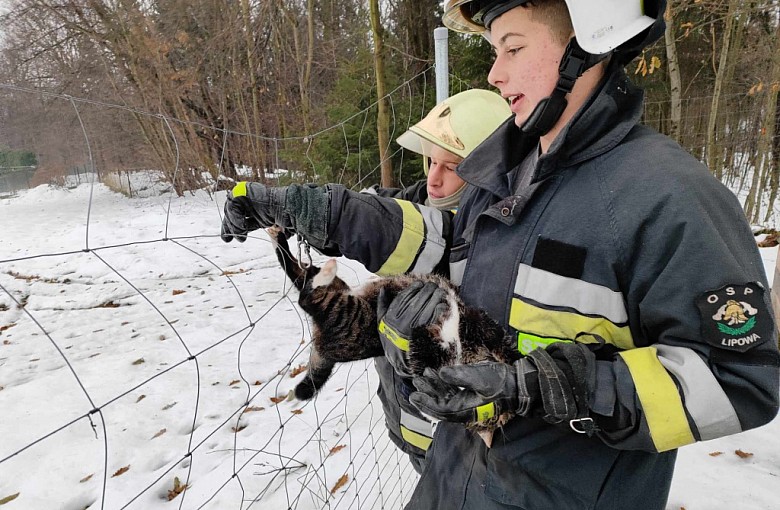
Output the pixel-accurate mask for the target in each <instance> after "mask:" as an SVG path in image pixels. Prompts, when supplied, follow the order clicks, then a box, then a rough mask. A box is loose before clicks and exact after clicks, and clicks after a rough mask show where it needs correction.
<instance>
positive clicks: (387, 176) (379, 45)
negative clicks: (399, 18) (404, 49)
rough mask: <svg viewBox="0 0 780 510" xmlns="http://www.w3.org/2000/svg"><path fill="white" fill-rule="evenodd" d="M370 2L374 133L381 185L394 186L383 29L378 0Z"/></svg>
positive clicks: (384, 186)
mask: <svg viewBox="0 0 780 510" xmlns="http://www.w3.org/2000/svg"><path fill="white" fill-rule="evenodd" d="M370 2H371V32H372V34H373V36H374V71H375V72H376V97H377V114H376V133H377V143H378V144H379V160H380V165H381V167H382V183H381V185H382V187H383V188H393V187H395V178H394V176H393V165H392V162H391V161H390V159H389V158H388V156H387V152H388V151H387V149H388V148H389V147H390V118H389V116H388V114H387V98H385V94H386V92H385V89H386V88H387V87H386V84H385V61H384V29H383V28H382V24H381V22H380V19H379V0H370Z"/></svg>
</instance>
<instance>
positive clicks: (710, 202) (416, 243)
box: [328, 71, 779, 510]
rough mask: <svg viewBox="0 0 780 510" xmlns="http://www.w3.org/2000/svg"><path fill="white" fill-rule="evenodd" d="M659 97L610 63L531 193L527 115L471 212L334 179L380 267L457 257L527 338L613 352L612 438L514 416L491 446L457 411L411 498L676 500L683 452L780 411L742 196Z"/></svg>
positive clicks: (477, 502) (605, 373)
mask: <svg viewBox="0 0 780 510" xmlns="http://www.w3.org/2000/svg"><path fill="white" fill-rule="evenodd" d="M641 107H642V92H641V91H640V90H638V89H636V88H635V87H634V86H633V85H631V84H630V82H629V81H628V79H627V78H626V77H625V75H624V74H623V72H622V71H614V72H612V73H610V75H609V77H608V78H607V79H606V80H605V82H604V84H603V85H602V86H601V88H600V89H599V91H597V93H595V94H594V96H593V97H592V98H591V99H590V100H589V101H588V103H586V105H585V106H584V107H583V108H582V109H581V110H580V112H578V114H577V115H576V116H575V117H574V118H573V119H572V121H570V123H569V124H568V126H567V127H566V128H565V129H564V131H563V132H562V133H561V134H560V135H559V136H558V138H557V139H556V141H555V142H554V143H553V145H552V147H551V148H550V150H549V151H548V153H546V154H544V155H542V156H541V157H540V158H539V159H538V162H537V163H536V165H535V168H534V175H533V179H532V180H531V184H530V185H528V186H526V187H524V188H521V189H516V182H515V180H516V177H517V175H516V174H517V172H518V168H519V164H520V163H521V162H522V160H523V159H524V157H525V156H526V155H527V154H528V152H529V151H530V150H532V149H533V150H536V147H537V143H538V140H537V139H528V138H526V137H524V135H522V134H521V132H520V131H519V130H518V129H517V128H516V127H515V125H514V124H513V122H512V120H509V121H508V122H507V123H506V124H504V125H503V126H501V127H499V129H498V130H497V131H496V133H494V134H493V135H492V136H491V137H490V138H488V139H487V140H486V141H485V142H484V143H483V144H482V145H481V146H480V147H478V148H477V149H476V150H475V151H474V152H473V153H472V154H471V155H470V156H469V157H468V158H467V159H466V160H465V161H464V162H463V163H461V165H460V166H459V167H458V173H459V175H460V176H461V177H462V178H463V179H464V180H466V182H468V183H469V187H468V188H467V190H466V192H465V194H464V196H463V198H462V200H461V204H460V208H459V210H458V212H457V214H455V215H454V216H452V215H450V214H449V213H442V212H439V211H436V210H435V209H431V208H426V207H424V206H420V205H417V204H412V203H410V202H405V201H403V200H397V199H390V198H382V197H377V196H371V195H366V194H361V193H353V192H350V191H347V190H345V189H344V188H343V187H340V186H331V187H330V188H329V192H330V197H331V203H330V210H329V223H328V225H329V232H328V235H329V239H328V243H329V244H331V245H336V246H338V249H339V251H340V252H341V253H342V254H344V255H345V256H347V257H349V258H353V259H356V260H359V261H360V262H362V263H363V264H364V265H366V267H367V268H368V269H369V270H370V271H373V272H377V273H379V274H395V273H402V272H407V271H411V272H430V271H435V270H444V271H446V270H448V269H449V272H450V275H451V278H452V279H453V280H455V281H456V282H457V283H459V284H460V286H461V295H462V297H463V299H464V301H465V302H466V304H467V305H469V306H474V307H479V308H482V309H484V310H486V311H487V313H488V314H489V315H490V316H491V317H492V318H493V319H495V320H496V321H498V322H500V323H501V324H503V325H504V326H505V328H506V330H507V331H508V332H510V333H511V334H512V335H514V336H516V338H517V344H518V349H519V350H520V351H521V352H523V353H526V352H528V351H529V350H530V349H533V348H537V347H539V348H543V347H545V346H546V345H548V344H549V343H551V342H555V341H559V340H573V341H576V342H581V343H584V344H586V345H588V346H589V347H590V348H591V349H592V350H593V352H594V353H595V354H596V357H597V359H598V361H597V369H596V372H597V373H596V376H595V381H596V383H595V386H594V387H593V388H590V390H591V395H590V401H589V406H590V416H591V418H592V419H593V420H594V422H595V424H596V425H597V427H598V428H599V431H598V432H597V433H596V434H595V435H594V436H592V437H588V436H587V435H585V434H579V433H577V432H576V431H575V430H573V429H576V428H580V427H578V424H573V426H572V427H570V426H569V424H560V425H550V424H548V423H546V422H544V421H543V420H541V419H535V418H515V419H513V420H511V421H510V422H509V423H508V424H507V425H506V426H505V427H503V429H502V430H501V431H498V432H497V433H496V435H495V437H494V440H493V447H492V448H490V449H488V448H486V447H485V444H484V443H483V441H482V440H481V439H479V438H478V437H476V436H474V435H473V434H472V433H470V432H468V431H467V430H466V429H465V428H464V427H463V426H462V425H460V424H453V423H446V422H440V423H439V424H438V427H437V428H436V432H435V435H434V438H433V443H432V445H431V447H430V448H429V450H428V453H427V456H426V468H425V470H424V472H423V474H422V476H421V478H420V481H419V483H418V485H417V488H416V490H415V492H414V494H413V495H412V498H411V501H410V502H409V504H408V506H407V508H409V509H425V510H429V509H442V510H443V509H447V510H452V509H479V510H482V509H499V508H524V509H527V510H531V509H548V508H555V509H577V510H580V509H599V510H604V509H616V510H617V509H621V510H622V509H628V508H638V509H639V508H641V509H662V508H663V507H664V503H665V501H666V498H667V496H668V490H669V486H670V482H671V477H672V472H673V466H674V461H675V456H676V449H677V448H678V447H680V446H684V445H686V444H689V443H693V442H695V441H701V440H708V439H713V438H717V437H720V436H724V435H729V434H734V433H738V432H740V431H743V430H747V429H750V428H754V427H757V426H760V425H763V424H765V423H767V422H768V421H770V420H771V419H772V418H773V417H774V416H775V415H776V414H777V409H778V379H779V371H778V348H777V334H776V331H775V325H774V320H773V317H772V314H771V312H770V310H771V308H770V305H769V296H768V290H767V281H766V277H765V273H764V269H763V264H762V261H761V259H760V256H759V253H758V249H757V247H756V245H755V242H754V239H753V236H752V234H751V231H750V228H749V225H748V224H747V222H746V220H745V217H744V214H743V212H742V209H741V207H740V205H739V203H738V201H737V200H736V198H735V197H734V195H733V194H732V193H731V192H730V191H729V190H728V189H726V188H725V187H724V186H723V185H722V184H720V183H719V182H718V181H717V180H716V179H714V178H713V177H712V176H711V175H710V173H709V172H708V171H707V169H706V168H705V167H704V166H702V165H701V164H700V163H699V162H698V161H696V160H695V159H694V158H693V157H692V156H690V155H689V154H687V153H686V152H685V151H684V150H683V149H681V148H680V147H679V146H678V145H677V144H676V143H675V142H673V141H672V140H670V139H669V138H667V137H665V136H662V135H660V134H658V133H656V132H654V131H652V130H651V129H649V128H647V127H644V126H641V125H639V124H638V120H639V117H640V115H641V111H642V110H641ZM356 229H357V230H359V231H360V232H361V234H357V235H356Z"/></svg>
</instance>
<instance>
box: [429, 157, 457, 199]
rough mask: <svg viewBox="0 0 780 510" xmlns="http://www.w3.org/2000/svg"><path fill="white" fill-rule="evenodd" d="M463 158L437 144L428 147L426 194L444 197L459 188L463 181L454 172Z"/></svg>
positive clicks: (433, 196) (432, 196)
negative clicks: (428, 164) (428, 161)
mask: <svg viewBox="0 0 780 510" xmlns="http://www.w3.org/2000/svg"><path fill="white" fill-rule="evenodd" d="M461 161H463V158H461V157H460V156H458V155H457V154H453V153H451V152H450V151H447V150H444V149H442V148H441V147H439V146H438V145H432V146H431V149H430V166H429V167H428V181H427V182H428V185H427V187H428V196H429V197H431V198H445V197H448V196H450V195H452V194H453V193H455V192H456V191H458V190H459V189H460V187H461V186H463V184H464V181H463V179H461V178H460V177H458V175H457V174H456V173H455V167H457V166H458V163H460V162H461Z"/></svg>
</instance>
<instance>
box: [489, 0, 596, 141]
mask: <svg viewBox="0 0 780 510" xmlns="http://www.w3.org/2000/svg"><path fill="white" fill-rule="evenodd" d="M530 9H531V8H525V7H515V8H514V9H511V10H509V11H507V12H505V13H504V14H502V15H501V16H499V17H498V18H496V19H495V21H493V23H492V24H491V26H490V41H491V44H492V45H493V49H494V51H495V53H496V60H495V62H494V63H493V67H492V68H491V70H490V73H489V74H488V81H489V82H490V83H491V85H493V86H495V87H496V88H498V89H499V90H500V92H501V95H502V96H503V97H504V98H507V99H508V100H509V106H510V108H511V110H512V112H513V113H514V114H515V124H517V125H518V126H522V125H523V123H525V121H526V120H528V118H529V117H530V115H531V113H532V112H533V111H534V108H536V105H537V104H539V102H540V101H541V100H542V99H544V98H546V97H549V96H550V94H551V93H552V91H553V90H554V89H555V84H556V82H557V81H558V66H559V65H560V62H561V58H562V57H563V53H564V51H565V49H566V44H567V43H566V42H564V41H560V40H559V38H556V37H555V35H554V33H553V31H552V30H551V29H550V27H549V26H548V25H546V24H544V23H542V22H539V21H536V20H535V19H532V17H531V12H530ZM572 35H573V34H572ZM601 76H603V67H602V66H600V65H597V66H595V67H593V68H591V69H589V70H588V71H586V72H585V73H584V74H583V76H582V77H580V78H579V79H578V80H577V82H576V84H575V86H574V89H573V90H572V92H571V93H570V94H569V95H568V97H567V100H568V102H569V104H568V106H567V107H566V110H564V112H563V115H562V116H561V118H560V120H559V121H558V122H557V123H556V124H555V126H553V128H552V129H551V130H550V131H549V133H548V134H547V135H545V136H543V137H542V141H541V143H542V149H543V150H546V149H547V147H549V144H550V143H551V142H552V140H554V139H555V136H556V135H557V134H558V132H560V130H561V128H562V127H563V126H565V125H566V123H567V122H568V121H569V120H570V119H571V117H572V116H573V115H574V113H576V111H577V110H578V109H579V107H580V106H582V104H584V102H585V100H586V99H587V97H588V96H589V95H590V93H591V92H592V91H593V90H594V88H595V87H596V86H597V85H598V81H599V80H600V79H601Z"/></svg>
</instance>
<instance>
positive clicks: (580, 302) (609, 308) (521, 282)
mask: <svg viewBox="0 0 780 510" xmlns="http://www.w3.org/2000/svg"><path fill="white" fill-rule="evenodd" d="M515 293H516V294H518V295H519V296H521V297H525V298H529V299H532V300H533V301H536V302H537V303H541V304H544V305H549V306H561V307H567V308H573V309H574V310H576V311H578V312H579V313H581V314H584V315H599V316H601V317H604V318H605V319H608V320H609V321H611V322H613V323H614V324H624V323H626V322H628V314H627V313H626V305H625V303H624V302H623V295H622V294H621V293H620V292H617V291H614V290H612V289H610V288H608V287H604V286H602V285H596V284H594V283H588V282H585V281H582V280H578V279H576V278H568V277H566V276H560V275H557V274H555V273H551V272H549V271H544V270H542V269H537V268H535V267H531V266H528V265H525V264H520V267H519V268H518V270H517V280H516V281H515Z"/></svg>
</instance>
